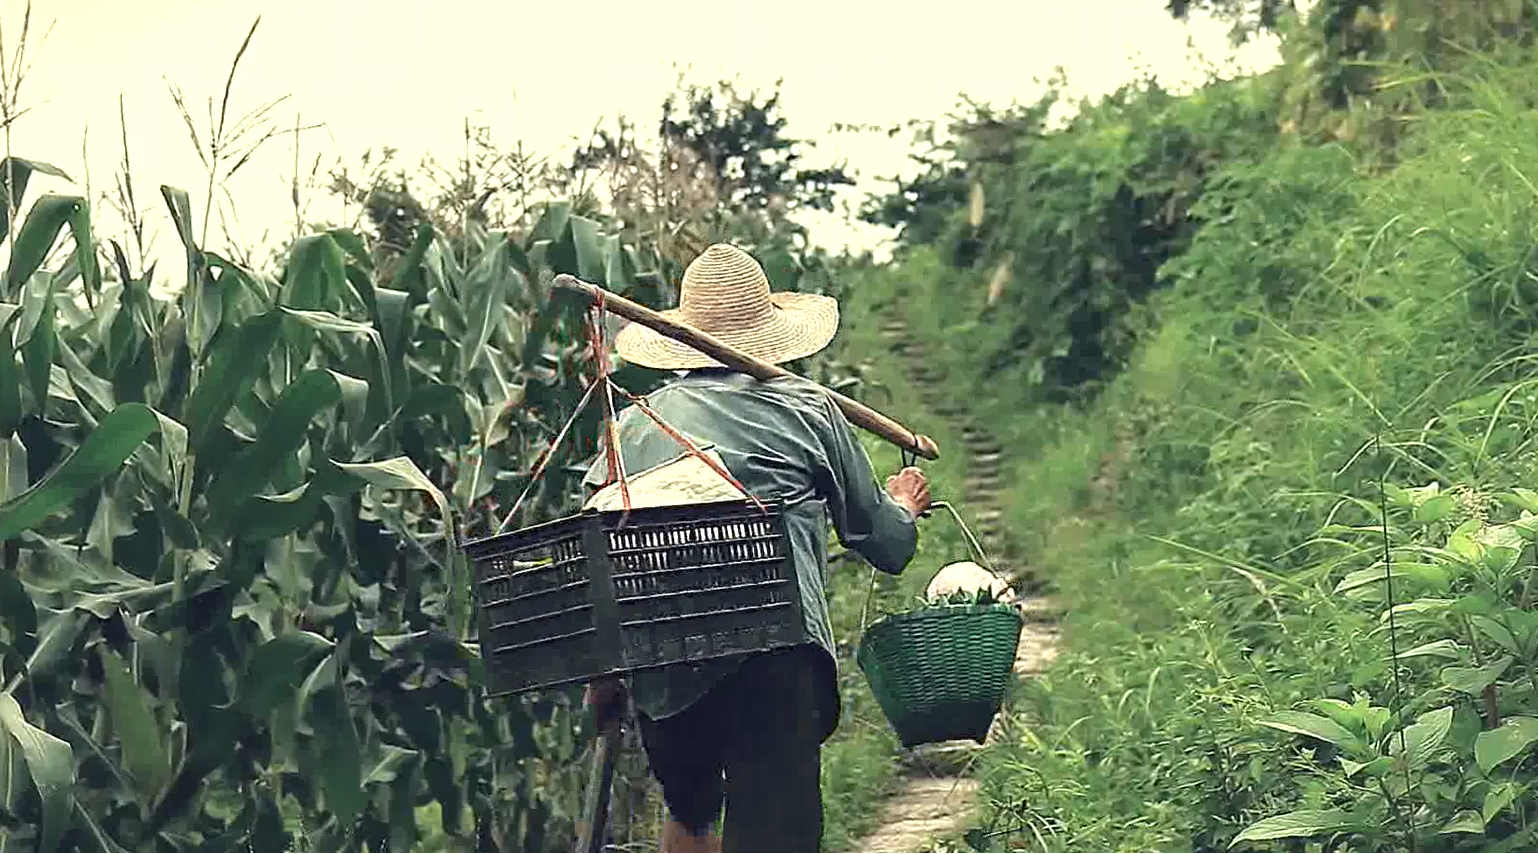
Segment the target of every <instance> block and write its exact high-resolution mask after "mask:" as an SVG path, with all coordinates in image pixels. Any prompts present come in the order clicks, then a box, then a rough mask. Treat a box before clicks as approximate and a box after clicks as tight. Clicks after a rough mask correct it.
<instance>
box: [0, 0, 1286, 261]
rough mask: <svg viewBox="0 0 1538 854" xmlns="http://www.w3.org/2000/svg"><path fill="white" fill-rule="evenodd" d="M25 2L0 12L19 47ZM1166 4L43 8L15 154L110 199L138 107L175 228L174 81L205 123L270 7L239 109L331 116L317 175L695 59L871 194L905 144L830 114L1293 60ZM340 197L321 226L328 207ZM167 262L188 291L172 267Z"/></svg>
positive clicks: (72, 2)
mask: <svg viewBox="0 0 1538 854" xmlns="http://www.w3.org/2000/svg"><path fill="white" fill-rule="evenodd" d="M23 7H24V3H23V2H21V0H0V26H3V28H4V39H5V43H6V45H7V49H8V50H14V47H15V44H16V40H17V38H18V36H19V31H20V27H21V17H22V16H21V11H22V9H23ZM1162 7H1163V2H1162V0H1051V2H1048V0H1015V2H1003V0H948V2H945V3H935V4H931V3H926V4H922V5H918V4H915V5H913V6H912V7H911V8H910V9H909V10H903V9H902V8H901V7H899V6H896V5H894V4H891V3H887V2H879V3H878V2H867V0H858V2H857V0H778V2H774V3H761V2H755V3H745V2H732V0H717V2H714V3H702V2H696V0H687V1H686V2H670V3H661V2H657V3H650V4H643V3H636V2H628V3H627V2H616V0H603V1H602V2H597V1H596V0H595V2H587V3H580V4H577V3H574V4H569V5H568V4H562V3H556V2H549V0H546V2H542V3H518V2H497V1H496V0H439V2H435V3H422V2H406V0H260V2H258V0H246V2H239V1H238V0H38V2H36V3H35V4H34V9H33V22H32V26H33V34H32V36H33V39H32V40H33V42H34V44H33V45H32V48H31V50H32V51H33V52H32V54H31V55H30V56H29V59H31V60H33V61H34V63H35V64H34V65H33V66H32V70H31V75H30V77H29V78H28V79H27V80H26V81H25V83H24V86H23V90H22V104H23V106H29V107H31V112H29V113H28V114H27V115H25V116H23V117H22V118H21V119H20V120H19V121H18V122H17V123H16V125H15V127H14V130H13V134H14V135H13V142H12V145H13V151H14V153H15V154H16V155H18V156H24V157H35V158H37V159H41V160H47V161H50V162H53V163H55V164H56V165H58V166H61V167H63V168H64V169H66V170H68V171H69V172H70V173H71V175H72V177H74V178H75V179H76V181H77V183H83V180H84V177H85V169H84V168H83V166H85V165H88V166H89V173H90V180H91V184H92V189H93V190H95V191H98V192H99V191H101V190H104V189H106V188H108V187H110V185H111V182H112V174H113V172H114V170H115V167H116V165H117V162H118V160H119V159H120V157H121V147H120V142H119V140H120V137H119V129H118V121H117V115H118V106H117V101H118V97H119V95H120V94H121V95H122V97H123V98H124V100H125V103H126V106H127V115H128V130H129V144H130V148H131V154H132V159H133V164H134V179H135V182H136V185H137V187H138V188H139V193H140V198H141V200H142V201H143V202H144V203H145V206H146V207H150V208H152V210H151V211H150V213H151V214H152V217H153V220H154V222H155V223H156V224H157V226H158V228H159V230H160V231H161V232H162V233H163V234H165V235H169V230H168V226H167V224H166V220H165V218H164V215H163V214H162V213H161V210H162V209H163V206H162V205H161V204H160V200H159V194H158V191H157V187H158V186H159V185H160V184H162V183H168V184H173V185H178V186H181V187H184V188H187V189H188V190H189V191H192V197H193V199H194V204H195V205H196V206H198V207H201V205H202V197H203V194H202V191H201V187H202V185H203V182H204V180H205V179H204V177H203V174H202V172H201V166H200V164H199V162H198V159H197V156H196V155H195V154H194V151H193V149H192V146H191V143H190V141H189V139H188V134H187V131H186V129H185V127H184V125H183V123H182V121H181V119H180V117H179V116H178V114H177V112H176V108H175V106H174V105H173V103H172V101H171V98H170V97H169V95H168V94H167V88H166V83H165V79H167V78H168V79H169V80H171V81H173V82H175V83H176V84H178V85H179V86H180V87H181V88H182V89H183V90H184V91H185V93H186V95H187V97H188V99H189V100H190V101H191V102H192V103H193V107H194V110H195V113H196V112H197V111H199V110H204V109H206V108H205V107H204V104H205V102H206V99H207V98H208V97H209V96H212V95H216V94H217V93H218V91H219V90H220V88H221V87H222V84H223V80H224V75H225V73H226V72H227V70H228V67H229V63H230V60H231V58H232V56H233V55H234V52H235V50H236V49H237V47H238V46H239V44H240V41H241V39H242V38H243V37H244V35H245V33H246V30H247V29H248V28H249V27H250V25H251V22H252V20H253V19H254V18H255V17H256V16H257V15H260V16H261V19H262V20H261V26H260V28H259V29H258V30H257V33H256V37H255V40H254V42H253V44H252V47H251V50H250V52H249V53H248V54H247V56H246V59H245V61H244V62H243V64H242V66H241V69H240V72H239V75H238V76H237V78H236V86H235V94H234V100H235V105H234V107H235V112H236V113H240V112H244V111H246V110H248V109H250V108H252V107H254V106H256V105H258V104H260V103H262V102H264V101H269V100H272V99H274V98H277V97H280V96H284V95H287V96H289V97H290V100H289V101H287V102H286V103H285V105H284V106H283V107H282V108H281V115H282V117H283V121H285V122H288V123H292V122H294V120H295V118H296V114H298V115H299V116H301V117H302V121H303V122H304V123H305V124H313V123H324V124H325V128H324V129H322V130H317V131H313V132H310V133H308V134H306V135H305V136H304V137H302V139H301V143H300V144H301V146H302V153H303V156H304V159H305V160H306V161H309V160H310V159H312V158H313V157H314V156H315V155H316V154H325V155H326V156H327V157H328V158H331V159H334V158H342V159H343V160H346V161H354V160H355V159H356V157H357V155H358V154H359V153H361V152H362V151H363V150H364V149H366V148H370V147H378V146H383V145H389V146H395V147H397V148H399V149H400V150H401V152H402V156H403V158H404V159H406V160H407V161H409V162H415V161H416V160H417V158H419V157H420V156H421V155H422V154H423V153H424V152H428V151H432V152H434V153H436V154H438V155H440V156H441V157H444V158H451V157H453V156H454V154H455V152H457V151H460V150H461V149H462V141H461V134H462V128H463V123H464V120H465V119H466V117H469V118H470V119H471V120H472V121H474V122H477V123H481V124H485V125H488V126H490V127H491V128H492V129H493V131H494V133H495V134H496V136H497V137H498V138H499V139H501V140H503V141H507V142H511V141H512V140H516V139H521V140H523V141H524V142H525V144H526V145H527V146H529V147H530V148H532V149H534V150H537V151H540V152H548V153H553V154H559V153H560V152H561V151H562V149H564V148H566V147H568V146H569V145H570V143H571V141H572V139H573V137H576V136H579V135H585V134H586V132H587V131H588V130H589V129H590V128H591V127H592V125H593V123H594V122H595V121H596V120H597V119H599V118H601V117H603V116H606V115H613V114H615V113H624V114H627V115H629V116H632V117H635V118H637V119H638V120H640V121H641V122H642V123H643V127H647V128H649V127H650V126H651V125H652V124H653V123H654V122H655V118H656V115H657V108H658V105H659V104H660V102H661V99H662V98H663V96H664V95H665V94H666V93H667V92H668V91H670V90H671V88H672V85H673V83H674V81H675V79H676V72H675V70H674V68H675V66H680V67H685V68H687V69H689V71H690V78H691V79H692V80H694V81H696V82H702V83H708V82H710V81H711V80H713V79H717V78H720V77H723V76H725V77H737V78H739V79H740V80H741V81H742V82H743V83H744V84H747V85H749V86H752V85H757V86H761V87H768V86H770V85H772V83H773V81H774V80H775V79H776V78H781V77H782V78H784V88H783V92H784V97H783V102H782V103H783V110H784V115H785V116H786V117H787V118H788V119H789V122H790V125H789V131H790V133H791V134H792V135H794V136H798V137H803V138H809V139H813V140H817V141H818V142H819V145H818V148H817V150H816V152H815V159H816V160H818V161H824V160H833V159H835V158H840V157H842V158H847V159H848V160H849V162H850V165H851V166H853V167H854V168H855V169H856V170H857V171H858V174H859V175H860V177H861V178H862V180H866V181H868V182H869V183H867V184H866V186H868V187H870V188H872V189H874V188H875V186H876V185H875V183H874V179H875V178H877V177H879V176H883V175H890V174H892V173H893V172H894V171H897V170H900V169H903V168H904V154H905V152H906V151H907V140H906V139H905V138H901V137H900V138H898V139H896V140H887V139H885V138H884V137H879V136H875V137H872V136H850V135H848V134H831V133H830V132H829V128H830V126H831V125H832V124H833V123H835V122H843V123H851V124H860V123H869V124H881V125H885V124H890V123H894V122H901V121H904V120H907V119H910V118H937V117H939V116H941V115H943V114H944V113H945V112H947V111H948V110H950V109H951V108H952V107H953V106H955V104H956V103H957V96H958V93H960V92H963V91H965V92H966V93H967V94H969V95H970V96H972V97H974V98H977V99H980V100H985V101H989V102H993V103H996V104H1006V103H1008V102H1010V101H1012V100H1020V101H1029V100H1032V99H1033V98H1034V97H1035V95H1036V94H1037V93H1039V91H1040V87H1039V85H1038V84H1037V83H1036V81H1037V80H1038V79H1040V78H1044V77H1046V76H1047V75H1049V74H1050V73H1051V72H1052V69H1053V68H1054V67H1055V66H1063V67H1065V68H1066V69H1067V71H1068V74H1069V78H1070V84H1071V85H1072V86H1073V88H1075V89H1076V90H1079V91H1083V92H1089V93H1101V92H1106V91H1109V90H1112V89H1114V88H1116V86H1117V85H1119V84H1120V83H1122V82H1124V81H1126V80H1127V79H1129V78H1130V77H1131V76H1132V75H1133V74H1134V73H1135V70H1136V69H1137V68H1138V67H1139V66H1146V67H1149V68H1152V69H1153V70H1155V71H1156V72H1158V73H1159V74H1160V76H1161V77H1164V78H1166V79H1168V80H1170V81H1181V80H1190V79H1192V77H1193V76H1194V75H1196V76H1199V75H1200V73H1201V71H1200V65H1199V63H1198V62H1196V61H1194V55H1193V46H1194V49H1195V50H1196V51H1198V52H1199V54H1200V55H1201V56H1203V57H1205V58H1206V60H1207V61H1214V62H1219V63H1223V62H1228V61H1230V60H1236V61H1237V62H1238V63H1239V64H1240V65H1241V66H1242V67H1247V68H1255V67H1263V66H1266V65H1269V64H1271V63H1272V62H1274V61H1275V51H1274V47H1273V46H1272V45H1271V44H1270V43H1267V42H1262V43H1257V44H1254V45H1251V46H1250V47H1248V48H1246V49H1245V50H1244V51H1243V52H1242V53H1241V54H1240V55H1238V56H1237V57H1234V56H1233V55H1232V52H1231V51H1230V50H1229V48H1228V45H1227V43H1226V38H1225V36H1226V27H1225V26H1224V25H1222V24H1219V23H1216V22H1212V21H1193V22H1192V23H1190V24H1180V23H1177V22H1175V21H1172V20H1171V19H1170V18H1169V16H1168V15H1167V14H1166V13H1165V12H1164V10H1163V8H1162ZM49 24H51V25H52V31H51V33H50V34H49V36H48V39H47V41H46V42H45V43H43V44H41V45H40V46H39V45H37V44H36V42H37V38H38V36H40V35H41V31H42V30H43V29H45V28H46V27H47V26H48V25H49ZM205 120H206V119H205ZM87 129H89V132H88V135H87ZM87 141H88V144H87V145H85V146H84V148H83V142H87ZM83 152H84V154H83ZM293 160H294V153H293V148H292V145H291V143H290V141H289V140H286V139H285V140H281V141H278V142H275V143H274V144H272V145H270V146H269V147H267V148H266V149H264V150H263V152H262V153H261V154H260V155H259V156H258V157H257V158H256V159H255V160H253V161H252V162H251V164H250V165H249V166H247V167H246V168H245V170H244V171H243V173H242V174H241V175H238V176H237V177H236V178H235V180H234V181H233V182H232V184H231V187H230V189H231V192H232V193H233V195H234V197H235V199H236V200H237V201H238V205H239V217H240V229H241V230H240V237H239V238H238V239H239V241H240V242H243V243H244V244H246V245H255V244H258V243H261V242H262V240H263V237H264V235H268V236H269V239H270V236H271V235H273V234H275V233H277V234H281V233H287V232H288V231H290V230H291V229H292V224H291V223H292V214H291V211H292V208H291V204H290V201H289V192H288V181H289V179H290V176H291V173H292V171H293ZM34 186H41V187H48V188H50V189H60V190H67V188H66V187H63V186H62V185H60V184H58V183H54V184H44V183H39V184H35V185H34ZM322 201H323V200H321V199H319V198H317V199H316V201H315V204H314V205H313V206H312V207H311V211H310V212H311V214H312V216H313V215H315V214H320V213H325V209H324V208H323V207H321V202H322ZM199 215H201V214H199ZM99 216H100V217H101V221H100V225H99V228H100V230H101V231H102V232H103V233H104V234H106V235H109V236H110V235H112V234H113V233H114V232H115V231H116V229H117V228H118V226H117V224H116V222H115V221H114V219H113V217H111V216H110V215H109V214H107V213H105V212H102V213H101V214H99ZM813 228H814V238H815V239H817V240H818V242H820V243H822V244H823V245H828V246H831V247H834V248H837V247H839V246H842V245H846V244H850V245H854V246H856V247H871V246H875V245H876V244H877V242H878V241H879V240H880V239H881V238H882V237H883V236H884V235H883V234H882V233H880V232H879V230H874V229H869V228H863V229H862V228H855V227H847V226H841V225H839V224H837V223H829V222H826V221H819V222H816V223H814V224H813ZM167 239H168V238H167ZM211 242H213V243H215V244H217V243H219V242H222V241H220V240H215V241H211ZM165 244H166V239H162V240H161V241H160V246H161V248H163V249H169V248H170V247H167V246H166V245H165ZM161 268H162V270H166V271H168V272H169V273H170V275H171V277H172V278H179V274H178V269H177V268H178V265H177V264H174V263H171V264H162V265H161Z"/></svg>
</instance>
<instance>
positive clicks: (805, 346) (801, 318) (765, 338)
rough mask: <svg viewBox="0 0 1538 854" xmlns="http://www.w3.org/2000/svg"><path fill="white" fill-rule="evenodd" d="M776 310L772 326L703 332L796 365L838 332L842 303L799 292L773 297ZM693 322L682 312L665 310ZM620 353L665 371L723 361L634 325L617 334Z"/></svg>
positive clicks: (666, 314) (775, 360)
mask: <svg viewBox="0 0 1538 854" xmlns="http://www.w3.org/2000/svg"><path fill="white" fill-rule="evenodd" d="M769 300H770V302H772V303H773V304H774V307H775V311H774V313H773V314H772V315H770V318H769V320H768V321H767V322H766V323H763V324H760V325H758V326H756V327H753V328H751V329H737V330H723V329H700V331H701V332H704V333H707V334H709V335H710V336H711V337H713V338H716V339H718V340H720V341H723V342H725V343H727V344H729V345H731V346H732V347H735V348H736V349H738V350H741V351H743V352H744V353H748V354H749V355H752V356H756V357H758V358H759V359H762V360H764V361H765V362H768V363H770V364H772V365H778V364H782V363H784V362H794V361H795V360H797V359H804V358H806V357H807V356H810V355H812V354H814V353H817V352H819V351H821V350H822V349H823V348H824V347H827V346H828V344H829V343H831V342H832V341H833V336H834V335H835V334H837V333H838V301H837V300H835V299H833V298H832V297H827V296H822V295H820V294H801V293H795V292H793V291H786V292H776V293H771V294H770V295H769ZM660 314H662V315H663V316H664V317H667V318H669V319H671V320H675V321H678V322H680V323H687V322H688V321H686V320H684V318H683V316H682V313H681V312H680V311H679V310H678V309H669V310H667V311H663V312H660ZM614 349H615V350H616V351H617V352H618V353H619V355H620V357H621V358H623V359H624V360H625V361H627V362H630V363H632V364H636V365H641V366H642V367H647V368H655V369H658V370H665V371H689V370H696V369H698V368H718V367H722V365H721V363H720V362H718V361H716V360H715V359H712V358H711V357H709V356H707V355H705V354H704V353H701V352H700V351H698V350H696V349H694V348H693V347H690V346H689V345H688V344H683V343H681V342H678V341H674V340H673V339H671V338H668V337H667V336H665V335H662V334H660V333H658V332H655V331H653V330H652V329H650V328H648V327H645V326H642V325H640V324H639V323H631V324H628V325H627V326H625V328H624V329H621V330H620V331H619V334H618V335H616V336H614Z"/></svg>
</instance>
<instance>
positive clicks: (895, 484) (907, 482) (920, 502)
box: [886, 466, 929, 519]
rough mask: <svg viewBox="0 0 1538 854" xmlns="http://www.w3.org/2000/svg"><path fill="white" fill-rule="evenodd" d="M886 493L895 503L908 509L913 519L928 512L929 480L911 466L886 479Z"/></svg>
mask: <svg viewBox="0 0 1538 854" xmlns="http://www.w3.org/2000/svg"><path fill="white" fill-rule="evenodd" d="M886 491H887V494H888V495H890V496H892V498H894V499H896V501H897V503H899V504H901V505H902V506H904V507H906V508H908V512H910V513H912V514H913V518H915V519H917V518H918V517H920V516H922V515H924V513H925V511H927V510H929V478H927V477H925V476H924V473H923V472H922V471H920V470H918V469H917V468H915V467H913V466H908V467H907V468H905V469H903V470H902V471H900V472H898V473H897V474H894V475H892V476H891V477H889V478H887V479H886Z"/></svg>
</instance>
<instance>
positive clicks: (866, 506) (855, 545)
mask: <svg viewBox="0 0 1538 854" xmlns="http://www.w3.org/2000/svg"><path fill="white" fill-rule="evenodd" d="M824 404H825V405H824V406H823V418H822V419H821V421H822V426H825V428H826V435H825V436H823V437H822V439H823V447H824V448H825V449H826V462H827V469H826V470H825V471H823V472H822V473H821V477H819V478H818V480H819V481H820V482H819V483H818V486H819V488H820V490H821V491H822V493H823V497H824V498H825V499H826V501H827V503H828V511H829V513H830V514H831V515H832V516H833V527H834V530H835V531H837V533H838V538H839V542H840V543H842V544H843V545H844V547H845V548H847V549H851V550H853V551H855V552H857V553H858V554H859V555H860V556H861V557H863V558H865V559H866V560H867V561H869V562H870V564H871V566H874V567H875V568H877V569H879V570H881V571H882V572H885V573H888V574H891V575H897V574H898V573H901V572H902V571H903V570H904V569H905V568H907V566H908V562H909V561H911V560H913V553H914V551H915V550H916V549H917V548H918V525H917V524H916V520H915V518H914V517H915V513H914V511H913V509H911V508H909V507H906V506H904V505H903V504H902V503H901V502H899V501H898V500H897V499H895V498H893V497H892V496H891V495H889V494H888V493H887V491H886V490H884V489H882V488H881V487H880V486H878V485H877V483H876V475H875V472H874V471H873V470H872V469H871V464H870V457H869V455H867V454H866V453H865V448H864V447H863V446H861V445H860V442H859V439H857V438H856V437H855V434H854V428H853V427H851V426H850V424H849V421H848V419H847V418H845V417H844V413H843V412H841V411H840V410H839V409H838V408H837V407H835V406H834V405H833V402H832V401H831V400H827V399H824Z"/></svg>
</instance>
